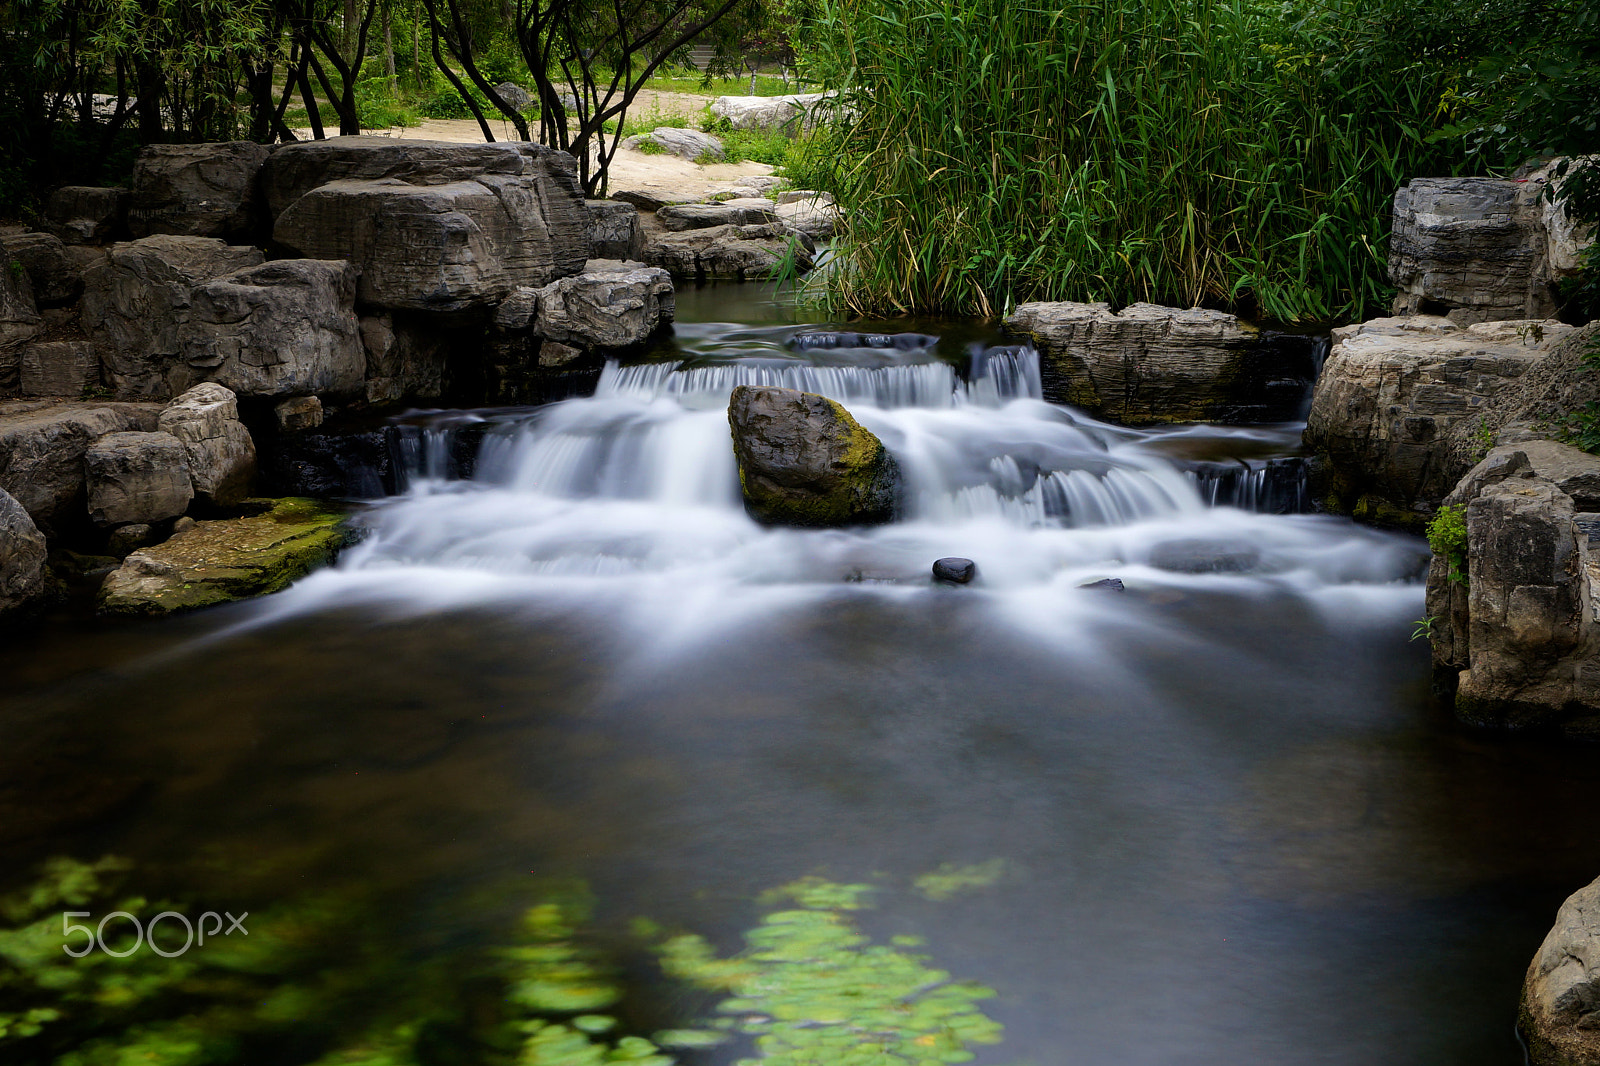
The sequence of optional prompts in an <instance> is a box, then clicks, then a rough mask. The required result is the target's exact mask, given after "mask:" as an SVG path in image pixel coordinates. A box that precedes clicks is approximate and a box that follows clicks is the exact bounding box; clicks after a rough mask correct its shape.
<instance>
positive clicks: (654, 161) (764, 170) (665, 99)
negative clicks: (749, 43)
mask: <svg viewBox="0 0 1600 1066" xmlns="http://www.w3.org/2000/svg"><path fill="white" fill-rule="evenodd" d="M709 100H710V98H709V97H705V96H696V95H695V94H693V93H668V92H652V91H650V90H648V89H647V90H645V91H644V92H641V93H640V94H639V96H638V98H637V99H636V100H635V101H634V105H633V107H631V108H629V114H630V115H633V116H636V117H637V118H639V119H642V120H645V121H648V119H649V118H650V116H651V115H652V114H660V115H691V116H695V117H698V116H699V115H700V112H701V109H703V108H704V107H705V106H706V104H707V103H708V102H709ZM489 128H490V129H492V130H493V131H494V135H495V136H496V137H497V138H499V139H501V140H507V141H509V140H514V139H515V138H516V136H517V131H516V130H515V129H513V128H512V126H511V123H509V122H506V121H505V120H504V119H499V120H496V119H490V120H489ZM295 134H296V135H297V136H301V137H304V138H307V139H309V138H310V136H311V131H310V130H296V131H295ZM363 136H372V137H398V138H404V139H406V140H412V141H455V142H457V143H466V142H471V143H477V142H480V141H482V140H483V130H481V129H480V128H479V127H478V123H477V120H475V119H470V118H469V119H454V118H430V119H424V120H423V122H422V125H420V126H411V127H409V128H404V129H401V128H395V129H390V130H373V131H370V132H369V133H367V134H363ZM771 173H772V168H771V167H770V166H768V165H767V164H765V163H756V162H748V161H747V162H744V163H715V164H712V165H711V166H700V165H698V164H696V163H691V162H690V161H689V160H687V159H679V158H678V157H677V156H673V155H645V154H644V153H643V152H635V151H632V150H631V149H627V148H624V149H621V150H619V151H618V152H617V154H616V157H615V158H614V159H612V160H611V182H610V191H612V192H616V191H618V190H621V189H638V190H643V191H647V192H652V193H657V194H663V193H665V194H670V195H674V196H679V197H694V198H696V199H698V198H700V197H703V196H709V195H710V194H712V193H715V192H722V191H724V190H726V189H727V188H728V187H729V185H730V184H731V183H732V182H733V180H734V179H736V178H748V177H754V176H758V175H764V174H771Z"/></svg>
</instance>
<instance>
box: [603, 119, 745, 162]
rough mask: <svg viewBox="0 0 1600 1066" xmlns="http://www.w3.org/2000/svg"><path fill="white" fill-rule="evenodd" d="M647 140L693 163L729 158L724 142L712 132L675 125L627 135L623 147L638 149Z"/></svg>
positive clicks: (670, 153) (719, 160)
mask: <svg viewBox="0 0 1600 1066" xmlns="http://www.w3.org/2000/svg"><path fill="white" fill-rule="evenodd" d="M647 141H648V142H650V143H652V144H654V145H656V146H657V147H659V148H661V149H662V150H663V151H665V152H666V153H667V154H668V155H675V156H677V157H678V158H680V159H687V160H688V161H689V162H691V163H700V162H706V161H709V162H715V163H720V162H722V161H723V160H724V159H726V158H727V151H726V149H724V148H723V147H722V142H721V141H720V140H718V139H717V138H715V137H713V136H711V134H709V133H701V132H700V131H699V130H686V129H679V128H677V127H675V126H662V127H660V128H658V129H654V130H651V131H650V132H649V133H640V134H635V135H634V136H632V137H625V138H623V141H622V147H623V148H631V149H633V150H635V151H638V150H639V146H640V145H642V144H644V143H645V142H647Z"/></svg>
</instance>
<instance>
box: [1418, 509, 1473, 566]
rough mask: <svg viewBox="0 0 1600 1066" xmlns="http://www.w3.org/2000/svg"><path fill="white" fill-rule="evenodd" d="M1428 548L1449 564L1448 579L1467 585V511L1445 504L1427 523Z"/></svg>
mask: <svg viewBox="0 0 1600 1066" xmlns="http://www.w3.org/2000/svg"><path fill="white" fill-rule="evenodd" d="M1428 547H1429V548H1432V549H1433V554H1435V555H1437V556H1439V557H1440V558H1441V559H1444V560H1445V561H1446V562H1447V563H1449V564H1450V574H1449V578H1450V580H1451V581H1453V582H1455V583H1456V584H1458V585H1465V584H1466V583H1467V509H1466V508H1465V507H1459V506H1452V505H1450V504H1446V505H1444V506H1443V507H1440V508H1439V510H1438V511H1437V512H1435V514H1434V516H1433V521H1431V522H1429V523H1428Z"/></svg>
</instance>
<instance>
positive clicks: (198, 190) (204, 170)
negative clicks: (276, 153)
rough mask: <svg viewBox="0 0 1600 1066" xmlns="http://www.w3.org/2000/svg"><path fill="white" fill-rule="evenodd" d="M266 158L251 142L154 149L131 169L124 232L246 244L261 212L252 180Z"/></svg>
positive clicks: (145, 151)
mask: <svg viewBox="0 0 1600 1066" xmlns="http://www.w3.org/2000/svg"><path fill="white" fill-rule="evenodd" d="M269 154H270V152H269V151H268V149H267V148H266V146H265V145H260V144H256V143H254V142H253V141H225V142H222V143H217V144H153V145H150V146H149V147H147V148H144V149H143V150H141V151H140V152H139V159H138V161H137V162H136V163H134V165H133V192H132V195H131V196H130V198H129V201H128V230H129V232H131V233H132V234H133V236H134V238H135V239H137V238H139V237H149V236H153V235H155V234H158V233H172V234H178V235H181V236H190V237H227V238H231V239H241V240H249V239H251V238H253V237H254V236H255V235H256V232H257V231H258V230H259V229H260V228H261V224H262V221H263V213H262V210H261V196H260V193H259V191H258V187H257V183H256V175H257V174H258V173H259V172H260V170H261V167H262V164H264V163H265V162H266V161H267V156H268V155H269Z"/></svg>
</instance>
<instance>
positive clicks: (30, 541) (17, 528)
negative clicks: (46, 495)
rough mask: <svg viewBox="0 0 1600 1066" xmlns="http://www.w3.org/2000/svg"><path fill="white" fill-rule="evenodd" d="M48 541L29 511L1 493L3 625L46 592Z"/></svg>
mask: <svg viewBox="0 0 1600 1066" xmlns="http://www.w3.org/2000/svg"><path fill="white" fill-rule="evenodd" d="M45 553H46V548H45V541H44V534H42V533H40V532H39V529H38V527H37V526H35V525H34V524H33V519H32V518H30V517H28V512H27V510H26V509H25V508H24V507H23V506H22V504H20V503H18V502H17V501H16V500H15V499H13V498H12V497H11V494H10V493H8V492H6V491H5V490H4V489H0V621H3V619H4V618H5V616H6V615H8V614H12V613H14V612H16V611H19V610H22V609H23V608H25V607H28V606H29V605H30V604H33V603H35V602H37V600H38V599H39V597H40V596H41V595H42V594H43V593H44V589H45V569H44V561H45Z"/></svg>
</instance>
